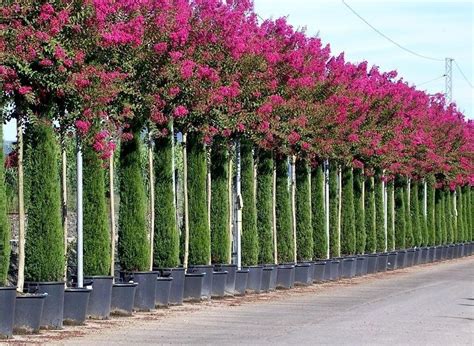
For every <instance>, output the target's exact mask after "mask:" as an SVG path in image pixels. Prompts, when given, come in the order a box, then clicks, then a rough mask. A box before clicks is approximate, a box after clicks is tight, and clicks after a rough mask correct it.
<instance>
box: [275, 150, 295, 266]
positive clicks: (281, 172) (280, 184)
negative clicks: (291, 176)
mask: <svg viewBox="0 0 474 346" xmlns="http://www.w3.org/2000/svg"><path fill="white" fill-rule="evenodd" d="M275 164H276V229H277V247H278V262H279V263H285V262H292V261H293V260H294V256H293V251H294V248H293V232H292V229H291V204H290V190H289V186H288V158H287V156H284V155H282V156H280V157H278V158H277V160H276V162H275Z"/></svg>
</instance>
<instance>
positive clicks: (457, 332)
mask: <svg viewBox="0 0 474 346" xmlns="http://www.w3.org/2000/svg"><path fill="white" fill-rule="evenodd" d="M245 299H247V301H245ZM249 300H251V302H248V301H249ZM188 306H189V308H185V307H182V308H177V310H175V311H173V310H174V309H175V308H173V309H168V310H167V311H166V313H165V314H162V315H160V316H158V317H156V314H155V315H153V314H150V315H149V316H148V317H147V318H139V319H132V320H129V321H128V322H125V321H123V320H122V321H121V322H120V323H121V324H120V325H116V326H113V327H106V328H100V327H98V328H94V329H93V330H90V331H89V332H87V333H86V335H82V336H79V337H73V338H69V337H68V338H66V339H63V340H61V341H59V343H62V344H68V345H71V344H82V345H101V344H102V345H132V344H135V345H139V344H193V345H202V344H213V345H229V344H230V345H232V344H246V345H261V344H293V345H298V344H300V345H302V344H303V345H316V344H318V345H321V344H324V345H326V344H327V345H474V257H471V258H465V259H460V260H455V261H451V262H444V263H440V264H435V265H425V266H421V267H417V268H410V269H407V270H403V271H398V272H392V273H386V274H382V275H376V276H373V277H369V278H362V279H355V280H346V281H343V282H341V283H338V284H329V285H322V286H321V285H320V286H319V287H317V285H313V286H311V287H310V288H302V289H299V290H294V291H291V292H277V293H274V294H268V295H260V296H258V297H257V296H254V297H246V298H244V299H243V300H241V302H240V303H239V301H238V300H230V303H229V301H228V300H227V299H224V300H221V301H217V302H210V303H204V304H198V305H188ZM153 316H155V317H153ZM104 323H105V322H104ZM104 326H105V324H104Z"/></svg>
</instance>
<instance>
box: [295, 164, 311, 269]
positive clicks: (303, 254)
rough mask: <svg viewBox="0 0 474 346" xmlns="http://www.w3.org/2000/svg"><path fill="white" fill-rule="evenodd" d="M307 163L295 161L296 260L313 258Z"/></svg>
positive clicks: (309, 178) (309, 182) (309, 180)
mask: <svg viewBox="0 0 474 346" xmlns="http://www.w3.org/2000/svg"><path fill="white" fill-rule="evenodd" d="M309 173H310V171H309V167H308V163H307V162H306V161H305V160H297V161H296V249H297V253H296V255H297V258H298V261H309V260H311V259H312V258H313V228H312V225H311V177H310V175H309Z"/></svg>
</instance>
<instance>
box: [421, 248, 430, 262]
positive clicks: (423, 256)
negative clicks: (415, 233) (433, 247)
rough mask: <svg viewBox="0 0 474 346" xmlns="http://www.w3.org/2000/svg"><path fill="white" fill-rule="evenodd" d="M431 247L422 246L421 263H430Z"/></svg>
mask: <svg viewBox="0 0 474 346" xmlns="http://www.w3.org/2000/svg"><path fill="white" fill-rule="evenodd" d="M429 252H430V250H429V248H428V247H426V246H425V247H422V248H421V263H422V264H425V263H428V255H429Z"/></svg>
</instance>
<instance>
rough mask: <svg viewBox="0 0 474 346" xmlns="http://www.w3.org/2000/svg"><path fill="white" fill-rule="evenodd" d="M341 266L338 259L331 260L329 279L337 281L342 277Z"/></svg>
mask: <svg viewBox="0 0 474 346" xmlns="http://www.w3.org/2000/svg"><path fill="white" fill-rule="evenodd" d="M339 266H340V261H337V260H331V261H330V262H329V272H330V274H329V280H331V281H335V280H339V279H340V275H339Z"/></svg>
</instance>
